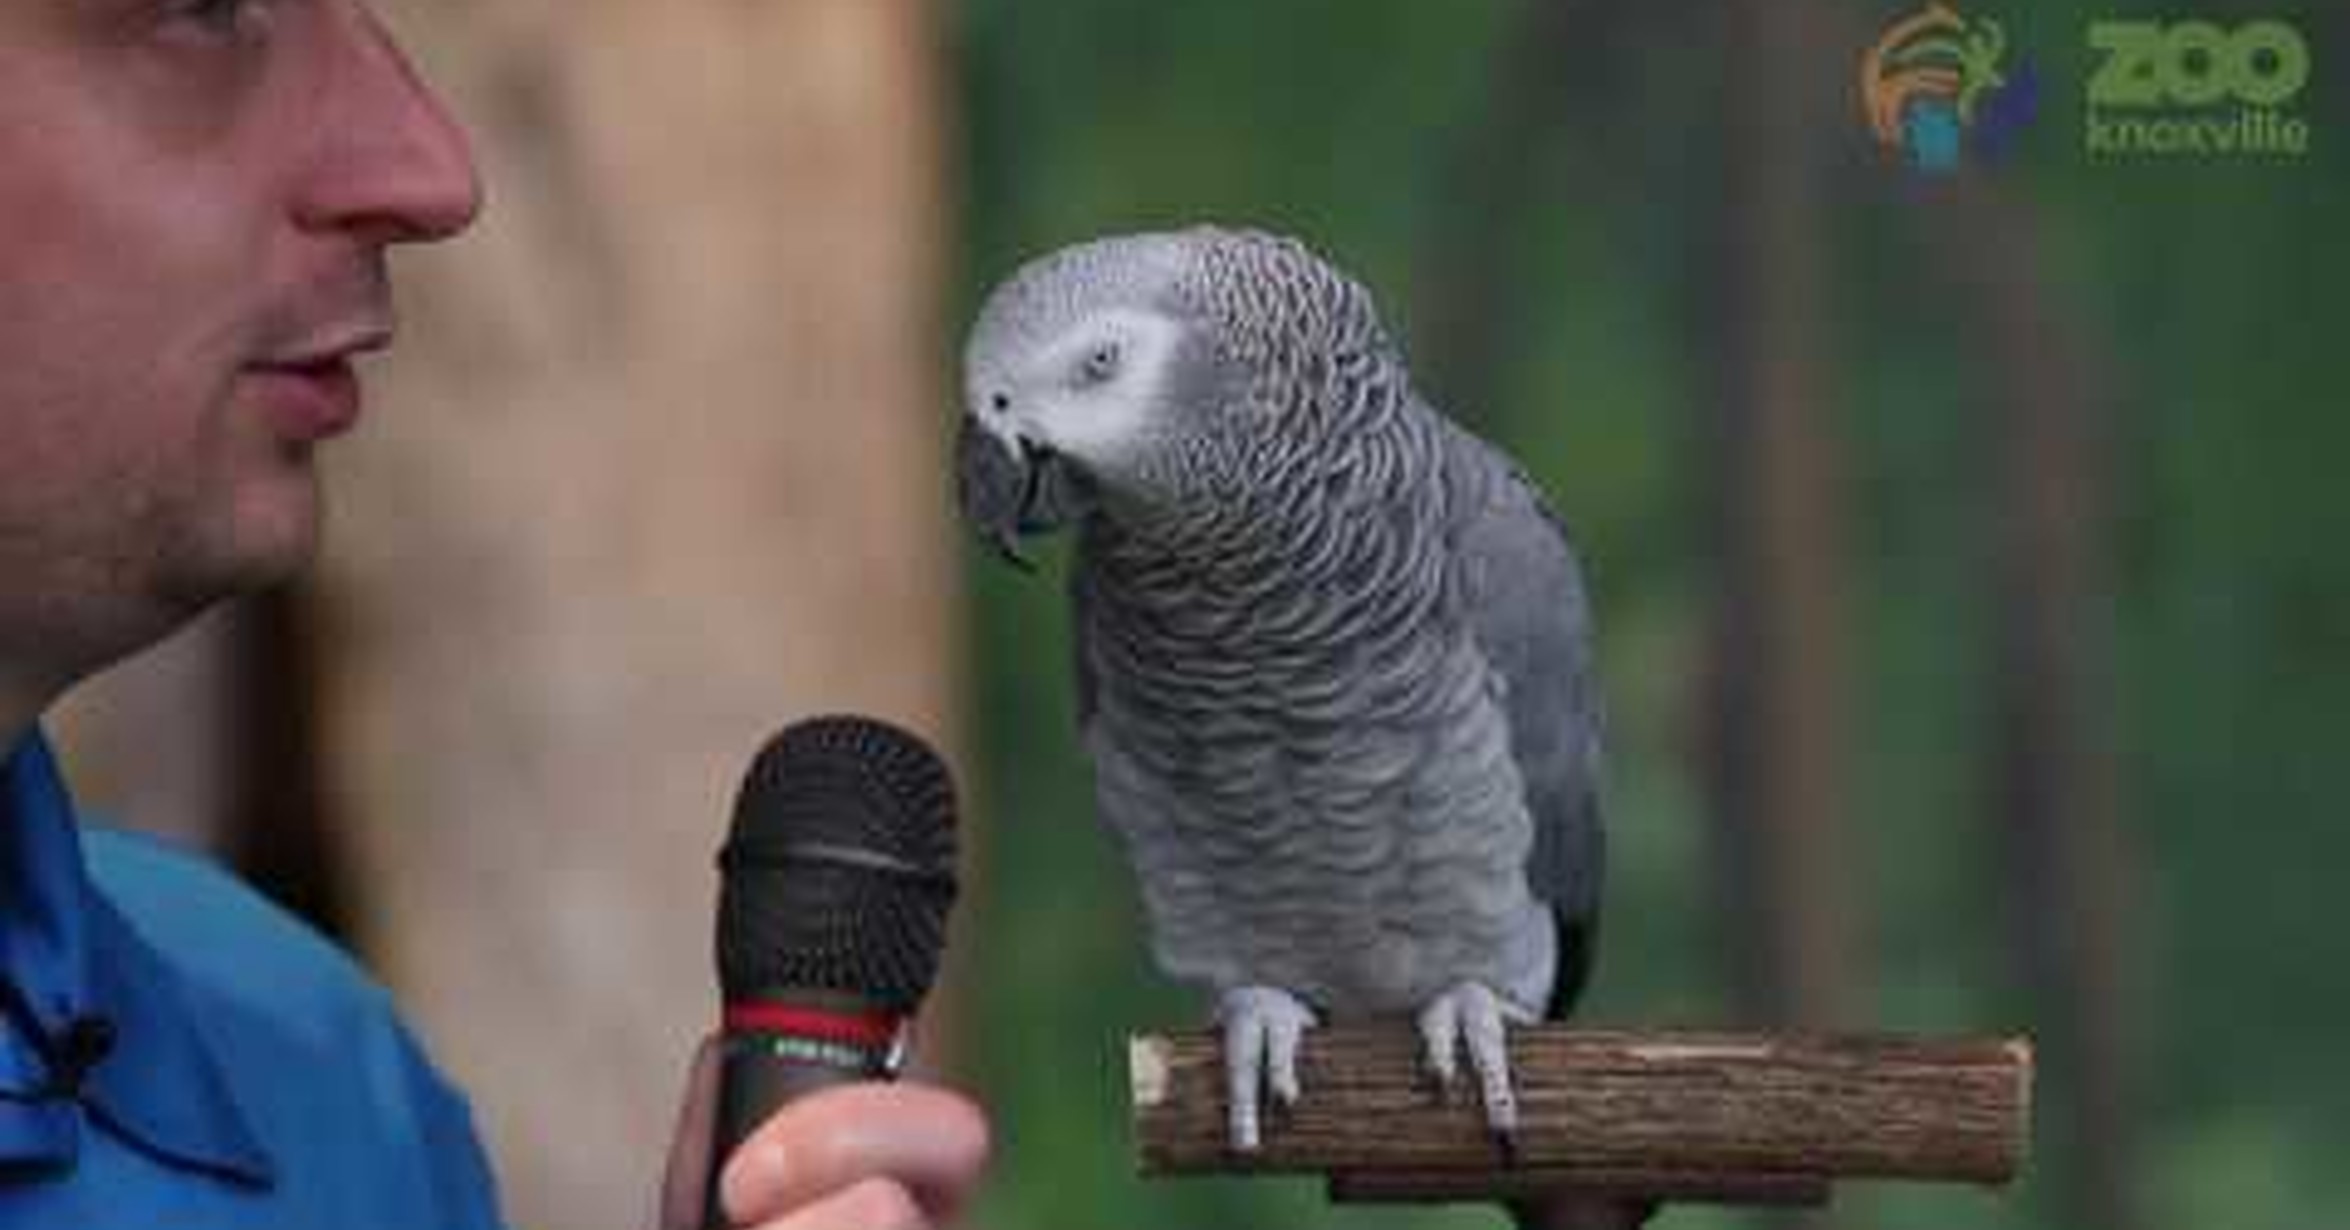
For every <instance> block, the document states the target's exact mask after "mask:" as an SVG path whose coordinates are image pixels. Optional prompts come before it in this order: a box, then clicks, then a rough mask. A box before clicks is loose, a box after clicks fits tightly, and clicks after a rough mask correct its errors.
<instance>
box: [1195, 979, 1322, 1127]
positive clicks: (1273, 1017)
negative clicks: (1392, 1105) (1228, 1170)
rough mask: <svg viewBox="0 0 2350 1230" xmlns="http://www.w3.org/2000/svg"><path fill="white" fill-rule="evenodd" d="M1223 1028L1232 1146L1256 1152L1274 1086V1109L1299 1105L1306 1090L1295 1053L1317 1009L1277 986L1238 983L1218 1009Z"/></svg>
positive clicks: (1315, 1020)
mask: <svg viewBox="0 0 2350 1230" xmlns="http://www.w3.org/2000/svg"><path fill="white" fill-rule="evenodd" d="M1216 1020H1217V1022H1218V1023H1219V1024H1221V1025H1222V1026H1223V1027H1224V1082H1225V1084H1224V1091H1225V1096H1226V1098H1227V1100H1228V1103H1229V1107H1230V1109H1229V1111H1228V1112H1227V1113H1228V1123H1229V1127H1230V1132H1231V1140H1232V1147H1233V1149H1235V1150H1236V1151H1238V1152H1241V1153H1254V1152H1255V1151H1256V1150H1257V1149H1258V1147H1259V1146H1261V1145H1262V1144H1263V1116H1262V1101H1261V1098H1262V1095H1263V1093H1264V1092H1265V1091H1267V1090H1270V1091H1271V1092H1272V1094H1273V1105H1274V1109H1275V1110H1276V1111H1286V1110H1288V1109H1289V1108H1291V1107H1294V1106H1296V1105H1297V1102H1298V1099H1299V1097H1300V1096H1302V1094H1303V1088H1302V1087H1301V1086H1300V1084H1299V1082H1298V1077H1297V1053H1298V1047H1299V1044H1300V1043H1301V1042H1302V1040H1303V1039H1304V1037H1305V1031H1306V1030H1308V1029H1311V1028H1313V1027H1314V1026H1315V1025H1317V1024H1320V1021H1319V1020H1318V1019H1317V1018H1316V1017H1315V1016H1314V1010H1313V1009H1311V1008H1308V1007H1306V1006H1305V1004H1303V1003H1301V1002H1299V1000H1298V998H1297V997H1296V996H1294V995H1291V994H1290V993H1289V992H1287V991H1284V990H1282V989H1280V988H1279V987H1234V988H1232V989H1230V990H1228V991H1226V992H1224V995H1223V998H1222V1000H1221V1001H1220V1002H1219V1003H1218V1004H1217V1007H1216Z"/></svg>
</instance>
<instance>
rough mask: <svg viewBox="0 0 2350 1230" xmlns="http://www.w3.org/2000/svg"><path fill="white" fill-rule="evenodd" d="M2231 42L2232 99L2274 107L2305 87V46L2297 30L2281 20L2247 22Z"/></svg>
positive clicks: (2307, 73) (2306, 69) (2306, 47)
mask: <svg viewBox="0 0 2350 1230" xmlns="http://www.w3.org/2000/svg"><path fill="white" fill-rule="evenodd" d="M2235 43H2236V53H2237V75H2236V83H2235V84H2236V96H2237V97H2238V98H2241V99H2243V100H2244V101H2245V102H2248V103H2251V104H2252V105H2254V106H2256V107H2274V106H2276V105H2278V104H2280V103H2284V102H2287V101H2290V100H2291V99H2292V98H2293V96H2294V95H2296V94H2299V93H2300V92H2301V87H2302V86H2304V85H2307V84H2309V44H2308V43H2306V42H2304V41H2302V38H2301V32H2300V31H2299V30H2296V29H2294V28H2293V27H2291V26H2288V25H2286V24H2285V23H2284V22H2281V21H2254V22H2247V23H2245V24H2244V26H2243V27H2242V28H2240V29H2238V30H2237V31H2236V39H2235ZM2264 53H2265V54H2264Z"/></svg>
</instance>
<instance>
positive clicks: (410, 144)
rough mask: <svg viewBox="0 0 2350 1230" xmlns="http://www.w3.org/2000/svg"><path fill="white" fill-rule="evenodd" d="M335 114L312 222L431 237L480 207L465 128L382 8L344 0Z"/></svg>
mask: <svg viewBox="0 0 2350 1230" xmlns="http://www.w3.org/2000/svg"><path fill="white" fill-rule="evenodd" d="M334 7H337V8H341V9H342V10H343V12H342V13H341V14H340V15H339V16H338V17H337V18H335V19H334V20H336V21H337V23H338V26H339V27H340V28H339V29H338V31H337V35H336V42H337V43H338V46H337V48H336V51H335V54H334V56H333V63H332V64H331V65H330V66H329V67H328V70H327V71H328V72H329V73H330V74H331V85H330V86H329V88H328V89H327V90H326V91H325V94H326V97H327V99H329V100H331V101H329V102H328V109H329V111H330V114H327V115H323V116H321V117H319V119H320V124H321V129H320V131H321V132H322V133H323V134H324V135H323V136H322V138H321V144H320V147H319V151H318V156H317V160H316V161H315V162H314V163H313V164H312V167H311V171H310V174H309V175H308V176H307V181H306V184H305V187H304V190H303V192H302V193H301V196H300V200H299V203H298V205H297V213H298V215H299V218H300V220H301V222H302V223H303V225H305V226H309V227H313V228H316V229H321V230H342V231H353V232H358V233H361V234H363V235H364V236H366V237H367V238H368V239H370V240H372V241H374V242H377V243H387V244H389V243H423V242H430V241H432V240H437V239H446V238H448V237H450V236H452V235H455V234H456V233H458V232H459V231H462V230H464V229H465V228H466V226H467V225H468V224H470V223H471V222H472V221H473V218H474V215H475V214H477V213H479V212H480V211H481V195H482V190H481V177H480V175H479V173H478V172H477V171H476V170H475V168H474V165H473V152H472V150H471V148H470V147H469V145H468V143H467V141H466V138H465V133H464V131H463V130H462V129H460V128H458V126H457V123H456V121H455V120H454V119H452V118H451V117H450V115H449V112H448V110H447V108H445V107H444V106H442V104H441V101H440V99H439V98H438V97H436V96H435V95H434V94H433V92H432V90H431V88H430V87H428V86H426V85H425V84H424V82H423V81H422V80H420V79H419V78H418V77H417V75H416V70H415V69H414V68H413V67H412V66H411V65H410V64H409V63H408V60H407V58H406V57H405V56H404V55H402V54H401V52H400V49H399V48H398V47H397V46H396V45H394V44H393V42H392V39H391V36H390V34H389V33H387V32H386V31H385V30H384V28H383V26H382V25H381V24H380V23H379V22H378V21H377V19H376V17H375V15H374V14H373V13H371V12H369V11H368V10H367V9H366V8H364V7H362V6H361V5H359V4H350V5H348V6H342V5H337V6H334Z"/></svg>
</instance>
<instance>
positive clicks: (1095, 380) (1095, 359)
mask: <svg viewBox="0 0 2350 1230" xmlns="http://www.w3.org/2000/svg"><path fill="white" fill-rule="evenodd" d="M1120 357H1121V356H1120V355H1119V353H1118V344H1117V343H1116V342H1103V343H1102V344H1101V345H1099V346H1096V347H1094V348H1093V349H1092V350H1089V351H1087V352H1086V355H1085V362H1083V363H1081V364H1079V365H1078V367H1077V378H1078V381H1079V383H1081V384H1107V383H1109V381H1110V377H1112V376H1115V375H1117V374H1118V360H1119V358H1120Z"/></svg>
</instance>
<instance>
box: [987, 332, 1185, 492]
mask: <svg viewBox="0 0 2350 1230" xmlns="http://www.w3.org/2000/svg"><path fill="white" fill-rule="evenodd" d="M1179 330H1180V326H1178V325H1177V324H1176V322H1175V321H1173V320H1171V319H1169V318H1167V317H1165V316H1160V315H1156V314H1154V313H1149V312H1141V311H1134V310H1130V309H1114V310H1110V311H1105V312H1101V313H1098V314H1096V315H1093V316H1089V317H1087V318H1086V319H1085V321H1084V322H1083V323H1081V324H1079V325H1077V326H1076V327H1075V328H1072V329H1070V330H1068V331H1067V332H1066V333H1064V334H1062V335H1061V336H1060V337H1058V338H1055V339H1054V340H1053V341H1052V342H1051V343H1050V344H1049V345H1046V346H1044V347H1042V348H1040V349H1039V351H1038V352H1037V360H1036V362H1035V363H1034V364H1033V365H1032V366H1030V367H1029V368H1028V370H1026V371H1025V372H1023V373H1022V376H1023V379H1022V380H1021V385H1022V393H1021V394H1020V395H1019V396H1018V397H1017V398H1016V401H1015V404H1014V405H1013V407H1012V408H1011V410H1010V416H1011V419H1012V422H1013V424H1014V426H1015V427H1016V429H1018V430H1020V432H1021V433H1022V434H1023V435H1026V436H1028V437H1029V438H1031V439H1035V440H1039V441H1042V442H1043V443H1045V444H1046V445H1049V446H1051V447H1052V448H1053V449H1054V450H1056V451H1058V452H1062V453H1066V454H1068V455H1069V456H1071V457H1074V458H1077V459H1078V460H1079V461H1083V462H1086V463H1088V464H1091V465H1096V466H1103V467H1112V468H1114V467H1115V466H1116V465H1117V464H1118V463H1119V462H1120V461H1122V460H1125V459H1127V458H1128V457H1130V456H1131V455H1132V454H1133V452H1134V451H1135V450H1136V449H1137V448H1138V447H1139V446H1140V445H1142V444H1143V442H1145V441H1146V440H1148V439H1149V437H1150V435H1151V431H1152V427H1153V424H1152V418H1153V416H1154V415H1155V414H1156V413H1157V412H1158V411H1159V409H1160V407H1161V406H1162V404H1163V402H1164V396H1163V394H1162V389H1163V388H1164V386H1165V384H1166V378H1167V369H1168V367H1169V365H1171V364H1172V363H1173V362H1174V361H1175V351H1176V346H1177V343H1178V334H1179Z"/></svg>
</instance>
